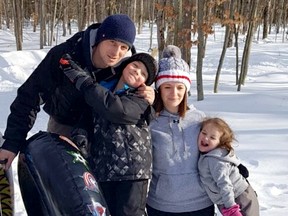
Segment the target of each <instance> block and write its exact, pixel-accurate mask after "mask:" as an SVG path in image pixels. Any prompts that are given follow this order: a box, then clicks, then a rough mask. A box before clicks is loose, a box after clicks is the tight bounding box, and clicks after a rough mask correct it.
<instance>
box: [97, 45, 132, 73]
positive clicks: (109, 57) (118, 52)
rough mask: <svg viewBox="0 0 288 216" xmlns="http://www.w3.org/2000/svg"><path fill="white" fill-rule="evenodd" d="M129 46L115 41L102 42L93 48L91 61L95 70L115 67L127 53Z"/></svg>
mask: <svg viewBox="0 0 288 216" xmlns="http://www.w3.org/2000/svg"><path fill="white" fill-rule="evenodd" d="M128 50H129V46H128V45H127V44H125V43H122V42H120V41H116V40H104V41H102V42H100V43H99V44H98V45H97V46H96V47H94V48H93V54H92V61H93V65H94V66H95V67H96V68H106V67H109V66H114V65H116V64H117V63H118V62H119V61H120V60H121V59H122V58H123V57H124V56H125V54H126V53H127V52H128Z"/></svg>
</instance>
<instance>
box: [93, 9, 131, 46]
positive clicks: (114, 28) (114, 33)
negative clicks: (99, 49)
mask: <svg viewBox="0 0 288 216" xmlns="http://www.w3.org/2000/svg"><path fill="white" fill-rule="evenodd" d="M135 36H136V28H135V25H134V23H133V21H132V20H131V19H130V18H129V17H128V16H127V15H125V14H115V15H111V16H108V17H107V18H106V19H105V20H104V21H103V22H102V24H101V25H100V27H99V28H98V31H97V35H96V39H95V45H98V44H99V43H100V42H101V41H104V40H116V41H119V42H123V43H125V44H127V45H128V47H129V49H131V48H132V46H133V43H134V40H135Z"/></svg>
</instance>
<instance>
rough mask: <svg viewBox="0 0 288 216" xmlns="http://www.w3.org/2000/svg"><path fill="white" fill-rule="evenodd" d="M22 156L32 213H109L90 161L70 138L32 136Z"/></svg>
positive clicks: (25, 197)
mask: <svg viewBox="0 0 288 216" xmlns="http://www.w3.org/2000/svg"><path fill="white" fill-rule="evenodd" d="M27 143H28V144H27V145H26V147H25V148H24V149H23V151H22V152H21V153H20V155H19V160H18V177H19V186H20V190H21V194H22V198H23V202H24V205H25V208H26V211H27V214H28V215H29V216H34V215H35V216H36V215H37V216H39V215H49V216H58V215H59V216H60V215H61V216H62V215H69V216H73V215H75V216H76V215H77V216H82V215H85V216H86V215H87V216H88V215H93V216H109V215H110V213H109V210H108V208H107V204H106V202H105V200H104V197H103V196H102V193H101V191H100V189H99V187H98V184H97V182H96V180H95V178H94V177H93V175H92V173H91V170H90V168H89V166H88V163H87V161H86V160H85V159H84V158H83V157H82V156H81V153H80V151H79V150H78V149H77V147H76V146H75V145H74V144H73V143H72V142H71V141H70V140H68V139H67V138H65V137H62V136H59V135H57V134H53V133H48V132H41V131H40V132H39V133H37V134H36V135H34V136H32V137H31V138H30V139H29V140H28V142H27Z"/></svg>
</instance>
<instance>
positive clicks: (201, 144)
mask: <svg viewBox="0 0 288 216" xmlns="http://www.w3.org/2000/svg"><path fill="white" fill-rule="evenodd" d="M221 136H222V133H221V132H220V131H219V130H218V129H217V128H216V127H215V126H214V125H213V124H209V123H208V124H206V125H205V126H204V127H203V128H202V130H201V131H200V134H199V136H198V148H199V151H200V152H209V151H211V150H213V149H215V148H217V146H218V145H219V143H220V138H221Z"/></svg>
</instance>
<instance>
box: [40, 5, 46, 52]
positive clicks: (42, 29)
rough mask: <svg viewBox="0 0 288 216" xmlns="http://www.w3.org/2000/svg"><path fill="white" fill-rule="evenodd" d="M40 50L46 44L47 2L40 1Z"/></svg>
mask: <svg viewBox="0 0 288 216" xmlns="http://www.w3.org/2000/svg"><path fill="white" fill-rule="evenodd" d="M39 3H40V49H43V48H44V45H45V44H46V17H45V14H46V10H45V5H46V0H40V2H39Z"/></svg>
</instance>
